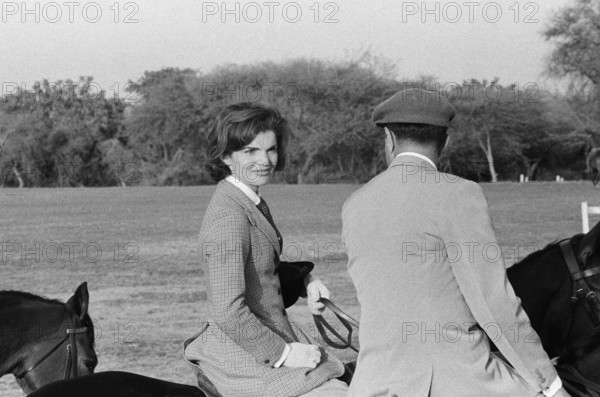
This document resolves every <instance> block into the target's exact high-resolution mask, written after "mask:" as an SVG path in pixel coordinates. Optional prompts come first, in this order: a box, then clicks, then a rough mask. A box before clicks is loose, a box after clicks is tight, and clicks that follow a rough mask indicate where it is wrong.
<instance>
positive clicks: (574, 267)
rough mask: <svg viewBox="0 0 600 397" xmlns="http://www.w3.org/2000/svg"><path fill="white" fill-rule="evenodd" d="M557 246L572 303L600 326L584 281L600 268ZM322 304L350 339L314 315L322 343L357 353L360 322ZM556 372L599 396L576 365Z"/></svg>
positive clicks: (571, 387) (599, 310)
mask: <svg viewBox="0 0 600 397" xmlns="http://www.w3.org/2000/svg"><path fill="white" fill-rule="evenodd" d="M558 244H559V246H560V249H561V251H562V254H563V256H564V258H565V262H566V264H567V267H568V269H569V273H570V274H571V281H572V283H573V295H572V296H571V302H572V303H573V304H576V303H578V302H581V303H582V304H583V305H584V307H585V310H586V312H587V313H588V314H589V316H590V318H591V319H592V321H593V323H594V324H595V325H599V324H600V300H599V299H598V296H597V294H596V293H595V292H594V291H592V289H591V288H590V287H589V285H588V283H587V282H586V280H585V279H586V278H588V277H591V276H595V275H598V274H600V266H596V267H593V268H591V269H586V270H583V271H582V270H581V269H580V267H579V262H578V261H577V258H576V256H575V252H574V251H573V246H572V245H571V240H570V239H565V240H562V241H560V242H559V243H558ZM320 301H321V302H322V303H323V304H324V305H325V306H326V307H327V308H328V309H330V310H331V311H332V312H333V313H334V314H335V316H336V317H337V318H338V320H339V321H340V323H342V325H343V326H344V327H345V328H346V329H347V330H348V336H347V337H346V338H344V337H343V336H341V335H340V334H339V333H338V332H337V330H336V329H335V328H334V327H333V326H332V325H331V324H329V323H328V322H327V321H326V320H325V319H324V318H323V316H315V315H313V319H314V321H315V324H316V326H317V329H318V331H319V333H320V334H321V336H322V337H323V340H324V341H325V342H326V343H327V344H328V345H330V346H331V347H334V348H336V349H346V348H348V347H349V348H351V349H352V350H354V351H355V352H358V348H357V347H356V346H354V345H352V326H354V327H356V328H358V326H359V323H358V321H356V320H355V319H354V318H352V317H350V316H349V315H348V314H346V313H344V312H343V311H342V310H341V309H340V308H338V307H337V306H336V305H335V304H333V302H331V301H330V300H329V299H326V298H321V299H320ZM325 328H327V329H328V330H329V332H331V333H332V334H333V335H335V337H336V338H337V339H339V340H340V341H341V343H338V342H334V341H332V340H331V339H330V338H329V336H328V335H327V333H326V332H325ZM556 370H557V372H558V374H559V376H560V378H561V380H562V382H563V386H564V387H565V388H566V389H567V390H568V391H569V392H570V393H571V394H572V395H574V396H577V397H589V396H592V397H600V384H597V383H594V382H591V381H589V380H587V379H586V378H585V377H583V375H581V374H580V373H579V372H578V371H577V370H576V369H575V368H574V367H573V366H571V365H562V366H557V367H556ZM576 386H579V387H582V388H584V389H585V391H586V392H587V393H588V394H584V393H582V392H580V391H579V390H578V389H577V388H576Z"/></svg>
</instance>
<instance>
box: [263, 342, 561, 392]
mask: <svg viewBox="0 0 600 397" xmlns="http://www.w3.org/2000/svg"><path fill="white" fill-rule="evenodd" d="M290 350H292V349H291V347H290V345H289V344H287V343H286V344H285V347H284V348H283V354H282V355H281V358H280V359H279V360H277V362H276V363H275V364H273V367H274V368H279V367H281V365H282V364H283V362H284V361H285V359H286V358H287V356H288V355H289V354H290ZM559 380H560V379H559ZM555 382H556V381H555ZM557 390H558V389H557Z"/></svg>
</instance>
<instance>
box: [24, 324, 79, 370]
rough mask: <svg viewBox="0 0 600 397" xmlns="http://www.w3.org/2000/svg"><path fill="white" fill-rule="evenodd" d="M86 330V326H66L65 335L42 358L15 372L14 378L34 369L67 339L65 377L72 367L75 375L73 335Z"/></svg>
mask: <svg viewBox="0 0 600 397" xmlns="http://www.w3.org/2000/svg"><path fill="white" fill-rule="evenodd" d="M84 332H87V327H79V328H67V332H66V335H65V336H64V337H63V338H62V339H61V340H60V341H59V342H58V343H57V344H56V345H55V346H54V347H53V348H52V349H50V351H48V352H47V353H46V354H44V356H42V358H40V359H39V360H38V361H36V362H35V363H34V364H32V365H30V366H29V367H27V369H26V370H24V371H22V372H20V373H19V374H15V375H14V376H15V378H17V379H23V378H24V377H25V376H26V375H27V374H28V373H30V372H32V371H33V370H35V369H36V368H37V367H39V366H40V365H41V364H42V363H43V362H44V361H46V359H47V358H48V357H50V356H51V355H52V354H53V353H54V352H56V350H58V348H59V347H61V346H62V344H63V343H65V342H66V340H67V339H70V340H69V344H68V345H67V362H66V364H65V379H69V376H70V375H71V369H73V376H74V377H76V376H77V365H74V366H73V365H72V363H73V361H75V362H76V361H77V344H76V341H75V335H76V334H81V333H84Z"/></svg>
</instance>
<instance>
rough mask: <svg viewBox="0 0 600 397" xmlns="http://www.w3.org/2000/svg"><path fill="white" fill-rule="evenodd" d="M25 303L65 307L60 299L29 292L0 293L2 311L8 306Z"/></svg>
mask: <svg viewBox="0 0 600 397" xmlns="http://www.w3.org/2000/svg"><path fill="white" fill-rule="evenodd" d="M23 301H27V302H42V303H48V304H60V305H64V303H63V302H61V301H59V300H58V299H49V298H45V297H43V296H40V295H35V294H32V293H29V292H23V291H0V309H4V308H6V307H8V306H13V305H15V304H16V303H21V302H23Z"/></svg>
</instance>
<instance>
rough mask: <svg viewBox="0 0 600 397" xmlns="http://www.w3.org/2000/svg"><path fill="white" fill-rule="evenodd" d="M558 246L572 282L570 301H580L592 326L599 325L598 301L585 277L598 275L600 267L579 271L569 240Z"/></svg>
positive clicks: (599, 308)
mask: <svg viewBox="0 0 600 397" xmlns="http://www.w3.org/2000/svg"><path fill="white" fill-rule="evenodd" d="M559 246H560V249H561V251H562V254H563V256H564V258H565V262H566V264H567V267H568V269H569V273H571V279H572V281H573V295H572V296H571V301H572V302H573V303H575V302H577V301H579V300H580V299H581V300H582V302H583V306H584V308H585V310H586V311H587V312H588V314H589V316H590V317H591V319H592V321H593V322H594V324H596V325H598V324H600V317H599V312H600V301H598V297H597V296H596V293H595V292H594V291H592V290H591V289H590V287H589V286H588V284H587V282H586V281H585V278H586V277H590V276H593V275H595V274H598V273H600V267H598V266H597V267H593V268H591V269H586V270H584V271H580V269H579V262H577V258H576V257H575V253H574V251H573V246H572V245H571V241H570V240H569V239H566V240H563V241H561V242H560V243H559Z"/></svg>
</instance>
